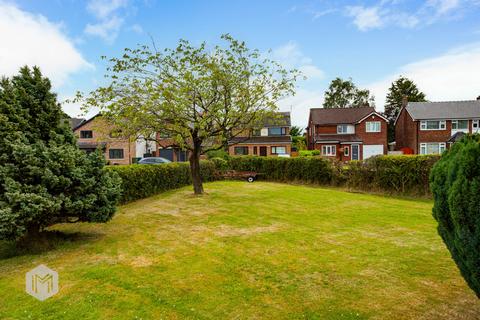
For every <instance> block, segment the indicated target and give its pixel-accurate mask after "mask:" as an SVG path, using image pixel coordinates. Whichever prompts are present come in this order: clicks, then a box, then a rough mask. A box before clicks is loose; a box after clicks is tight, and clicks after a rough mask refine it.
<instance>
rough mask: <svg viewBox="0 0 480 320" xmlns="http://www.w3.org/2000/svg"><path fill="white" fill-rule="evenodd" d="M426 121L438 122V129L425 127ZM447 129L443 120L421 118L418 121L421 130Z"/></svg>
mask: <svg viewBox="0 0 480 320" xmlns="http://www.w3.org/2000/svg"><path fill="white" fill-rule="evenodd" d="M427 122H438V129H427ZM445 129H447V122H446V121H445V120H422V121H420V130H421V131H438V130H445Z"/></svg>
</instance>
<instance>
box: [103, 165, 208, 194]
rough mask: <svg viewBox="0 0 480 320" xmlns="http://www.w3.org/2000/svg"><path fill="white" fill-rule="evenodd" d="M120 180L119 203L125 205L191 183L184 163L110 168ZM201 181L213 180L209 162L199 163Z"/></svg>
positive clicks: (188, 169)
mask: <svg viewBox="0 0 480 320" xmlns="http://www.w3.org/2000/svg"><path fill="white" fill-rule="evenodd" d="M108 170H111V171H115V172H117V173H118V175H119V176H120V178H121V179H122V190H123V193H122V197H121V200H120V202H121V203H127V202H130V201H133V200H137V199H142V198H146V197H149V196H151V195H154V194H157V193H160V192H164V191H167V190H171V189H176V188H180V187H183V186H187V185H189V184H191V183H192V180H191V177H190V167H189V164H188V163H185V162H175V163H169V164H162V165H141V164H132V165H128V166H110V167H108ZM200 172H201V175H202V179H203V181H212V180H214V179H215V164H214V163H213V162H211V161H201V162H200Z"/></svg>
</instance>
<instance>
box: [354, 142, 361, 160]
mask: <svg viewBox="0 0 480 320" xmlns="http://www.w3.org/2000/svg"><path fill="white" fill-rule="evenodd" d="M359 159H360V155H359V147H358V144H352V160H359Z"/></svg>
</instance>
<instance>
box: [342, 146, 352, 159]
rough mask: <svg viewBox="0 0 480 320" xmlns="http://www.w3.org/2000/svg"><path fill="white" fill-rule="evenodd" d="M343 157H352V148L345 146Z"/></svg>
mask: <svg viewBox="0 0 480 320" xmlns="http://www.w3.org/2000/svg"><path fill="white" fill-rule="evenodd" d="M343 155H344V156H345V157H348V156H350V147H348V146H344V147H343Z"/></svg>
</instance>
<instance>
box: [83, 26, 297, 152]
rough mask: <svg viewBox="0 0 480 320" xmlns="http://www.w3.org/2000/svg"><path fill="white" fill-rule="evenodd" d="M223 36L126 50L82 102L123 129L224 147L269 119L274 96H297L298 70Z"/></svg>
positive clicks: (187, 143) (180, 142)
mask: <svg viewBox="0 0 480 320" xmlns="http://www.w3.org/2000/svg"><path fill="white" fill-rule="evenodd" d="M221 38H222V39H223V40H224V41H226V42H227V43H228V47H227V48H223V47H221V46H215V47H214V48H211V49H209V48H208V47H207V44H206V43H205V42H204V43H201V44H200V45H199V46H198V47H195V46H193V45H192V44H190V43H189V42H188V41H186V40H180V42H179V44H178V46H177V47H176V48H175V49H168V48H167V49H165V50H163V51H162V52H160V51H158V50H157V48H156V47H155V45H153V46H147V45H143V46H140V47H139V48H137V49H128V48H127V49H125V52H124V54H123V55H122V56H121V57H120V58H111V59H109V62H110V63H111V66H110V67H109V68H108V74H107V75H106V76H107V77H108V78H109V79H110V80H111V81H110V84H109V85H108V86H106V87H101V88H98V89H97V90H96V91H94V92H92V93H91V94H90V96H89V97H88V98H87V99H86V100H85V102H86V107H87V108H89V107H92V106H95V107H99V108H100V110H101V111H102V112H103V113H104V114H105V116H107V117H108V118H109V119H110V120H111V121H113V122H115V124H116V125H118V126H120V127H122V129H123V131H124V132H130V133H132V134H139V133H141V134H142V135H143V136H150V134H151V133H152V132H159V133H161V135H162V136H169V137H171V138H172V139H173V140H174V141H175V143H176V144H177V145H179V146H180V147H183V148H185V149H187V150H193V148H194V146H193V142H194V141H193V140H194V139H200V140H202V142H204V145H203V148H202V152H201V153H202V154H203V153H205V152H207V151H208V150H210V149H218V148H219V147H221V146H224V145H225V143H226V141H227V140H228V139H231V138H232V137H234V136H236V135H238V134H239V133H240V131H241V130H243V129H251V128H252V126H254V125H255V124H256V123H259V122H260V121H261V119H263V118H265V117H271V116H272V115H273V112H274V111H276V109H277V106H276V103H277V101H278V100H279V99H281V98H283V97H285V96H288V95H292V94H294V83H295V80H296V79H297V77H298V76H299V75H300V74H299V72H298V71H297V70H285V69H284V68H283V67H282V66H281V65H280V64H279V63H277V62H274V61H272V60H269V59H262V57H261V55H260V53H259V52H258V50H249V49H248V48H247V47H246V45H245V43H244V42H240V41H237V40H235V39H233V38H232V37H231V36H230V35H223V36H222V37H221ZM212 138H216V139H213V140H212ZM206 142H208V146H207V145H206V144H205V143H206Z"/></svg>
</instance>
